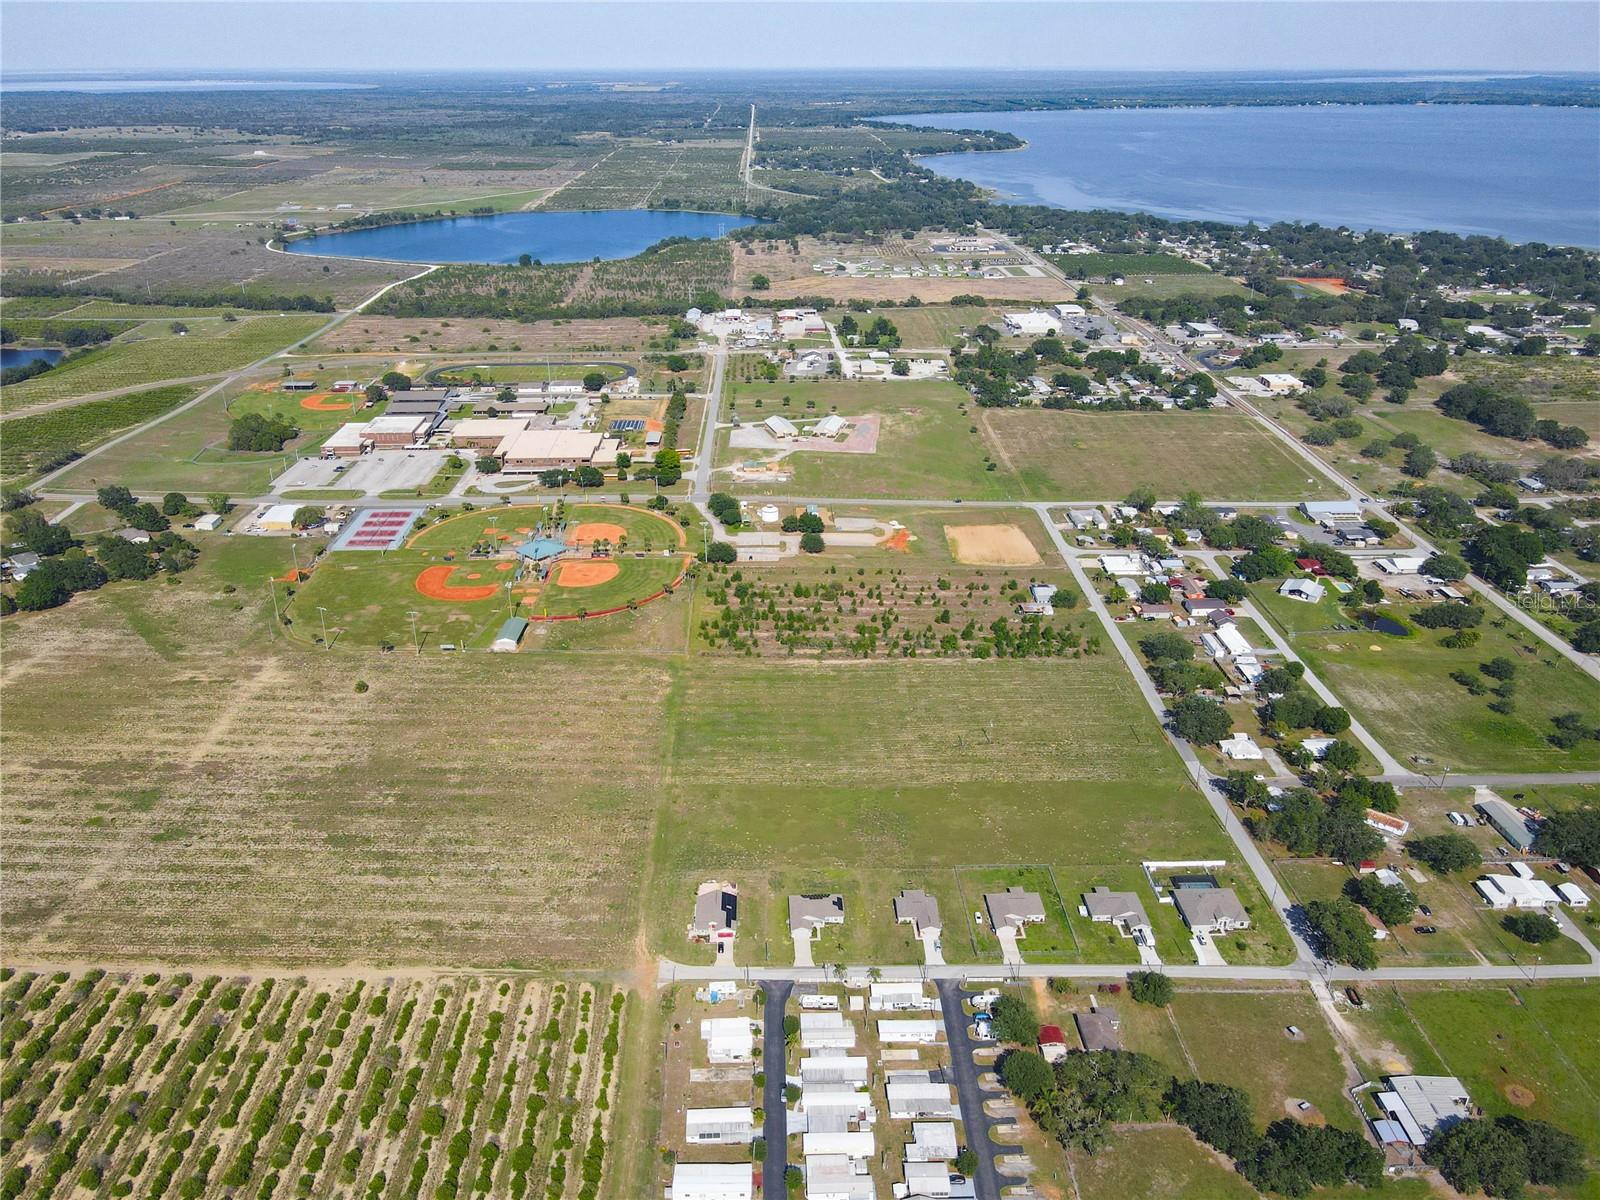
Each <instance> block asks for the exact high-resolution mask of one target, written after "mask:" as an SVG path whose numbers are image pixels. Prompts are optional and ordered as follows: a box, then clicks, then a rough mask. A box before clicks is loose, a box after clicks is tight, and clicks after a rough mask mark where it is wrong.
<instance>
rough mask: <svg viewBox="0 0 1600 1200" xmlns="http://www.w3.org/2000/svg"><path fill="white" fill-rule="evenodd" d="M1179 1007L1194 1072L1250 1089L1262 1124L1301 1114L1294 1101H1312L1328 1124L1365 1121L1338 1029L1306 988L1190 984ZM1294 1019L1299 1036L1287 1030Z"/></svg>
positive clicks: (1354, 1124) (1180, 997)
mask: <svg viewBox="0 0 1600 1200" xmlns="http://www.w3.org/2000/svg"><path fill="white" fill-rule="evenodd" d="M1172 1011H1173V1015H1174V1016H1175V1017H1176V1018H1177V1022H1178V1028H1179V1030H1180V1032H1181V1035H1182V1040H1183V1045H1184V1049H1185V1050H1186V1051H1187V1053H1188V1056H1189V1057H1190V1058H1191V1059H1192V1060H1193V1062H1194V1066H1195V1073H1196V1074H1197V1075H1198V1076H1199V1078H1201V1079H1209V1080H1213V1081H1215V1082H1217V1083H1231V1084H1233V1085H1234V1086H1235V1087H1240V1088H1243V1089H1244V1090H1245V1091H1246V1092H1248V1093H1250V1098H1251V1100H1253V1101H1254V1102H1255V1109H1256V1121H1257V1123H1258V1124H1260V1125H1266V1124H1267V1123H1268V1122H1271V1121H1276V1120H1277V1119H1278V1118H1279V1117H1285V1116H1295V1115H1299V1113H1298V1110H1296V1108H1295V1103H1294V1102H1295V1101H1298V1100H1309V1101H1310V1102H1311V1103H1312V1104H1313V1105H1315V1106H1316V1109H1317V1111H1318V1113H1319V1114H1321V1116H1322V1118H1323V1119H1324V1120H1325V1121H1327V1123H1328V1124H1330V1125H1338V1126H1340V1127H1342V1128H1345V1129H1356V1128H1357V1127H1358V1121H1357V1119H1356V1113H1355V1109H1354V1107H1353V1106H1352V1105H1351V1103H1350V1102H1349V1100H1347V1099H1346V1098H1345V1095H1344V1088H1345V1085H1346V1079H1345V1072H1344V1067H1343V1065H1342V1064H1341V1063H1340V1061H1339V1055H1338V1051H1337V1050H1336V1049H1335V1048H1334V1042H1333V1035H1332V1034H1331V1033H1330V1032H1329V1030H1328V1025H1327V1022H1326V1021H1324V1020H1323V1017H1322V1014H1321V1013H1320V1012H1318V1011H1317V1004H1316V1001H1315V1000H1313V999H1312V998H1311V996H1310V995H1309V994H1308V993H1306V992H1305V991H1302V990H1298V989H1297V990H1295V991H1283V992H1271V993H1247V992H1225V991H1217V992H1203V991H1197V990H1192V989H1183V990H1181V991H1179V992H1178V994H1177V995H1176V996H1174V997H1173V1001H1172ZM1290 1025H1294V1026H1296V1027H1298V1028H1299V1030H1300V1034H1301V1036H1300V1037H1299V1038H1294V1037H1291V1036H1290V1035H1289V1034H1288V1032H1287V1028H1288V1026H1290ZM1351 1082H1354V1081H1351Z"/></svg>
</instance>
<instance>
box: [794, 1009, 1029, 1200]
mask: <svg viewBox="0 0 1600 1200" xmlns="http://www.w3.org/2000/svg"><path fill="white" fill-rule="evenodd" d="M934 986H935V987H936V988H937V989H938V991H939V1004H940V1007H941V1008H942V1009H943V1010H944V1036H945V1040H946V1041H947V1042H949V1044H950V1075H951V1078H952V1079H954V1081H955V1085H956V1097H957V1100H958V1102H959V1103H960V1105H961V1124H962V1126H963V1127H964V1128H965V1130H966V1137H967V1146H968V1148H969V1149H971V1150H972V1152H973V1153H974V1154H976V1155H977V1156H978V1169H977V1171H976V1172H974V1173H973V1175H972V1186H973V1189H974V1191H975V1192H976V1194H977V1197H978V1200H1000V1173H999V1172H998V1171H996V1170H995V1166H994V1159H995V1152H996V1147H995V1144H994V1142H992V1141H990V1140H989V1130H990V1129H992V1128H993V1127H994V1124H995V1122H994V1121H993V1120H991V1119H990V1117H989V1115H988V1114H987V1113H985V1112H984V1111H983V1093H982V1091H981V1090H980V1089H979V1087H978V1068H977V1065H976V1064H975V1063H973V1061H972V1052H973V1050H975V1049H976V1048H977V1043H976V1042H974V1041H973V1040H972V1038H971V1037H969V1036H968V1034H967V1024H968V1022H967V1014H966V1013H965V1012H963V1011H962V1009H961V985H960V983H959V982H957V981H956V980H954V979H940V980H937V981H936V982H935V984H934ZM769 1153H770V1151H769ZM769 1161H770V1159H769Z"/></svg>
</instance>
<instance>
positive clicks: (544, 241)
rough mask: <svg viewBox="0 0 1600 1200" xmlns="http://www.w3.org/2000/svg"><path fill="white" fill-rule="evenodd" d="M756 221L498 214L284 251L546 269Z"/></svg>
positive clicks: (356, 232) (326, 238)
mask: <svg viewBox="0 0 1600 1200" xmlns="http://www.w3.org/2000/svg"><path fill="white" fill-rule="evenodd" d="M756 223H757V222H756V219H755V218H754V217H736V216H730V215H728V214H726V213H699V212H669V211H665V210H656V209H647V208H622V209H609V210H604V211H599V212H516V213H497V214H495V215H494V216H488V217H446V218H443V219H440V220H437V221H418V222H415V223H414V224H410V225H385V226H382V227H380V228H377V229H353V230H351V231H350V232H348V233H329V234H322V235H320V236H318V237H313V238H302V239H300V240H299V241H295V242H290V243H289V246H288V250H289V252H290V253H291V254H332V255H337V256H338V257H340V258H389V259H397V260H399V261H401V262H415V263H469V262H470V263H513V262H516V261H517V259H518V258H519V257H521V256H522V255H524V254H529V255H532V256H533V257H534V258H535V259H537V260H539V261H540V262H545V263H566V262H588V261H589V260H590V259H593V258H632V257H633V256H634V255H635V254H638V253H639V252H640V251H641V250H644V249H646V248H648V247H650V246H653V245H655V244H656V243H657V242H659V241H661V240H662V239H663V238H669V237H690V238H706V237H721V236H722V235H723V234H724V233H727V232H728V231H729V230H733V229H738V228H739V227H740V226H742V225H754V224H756Z"/></svg>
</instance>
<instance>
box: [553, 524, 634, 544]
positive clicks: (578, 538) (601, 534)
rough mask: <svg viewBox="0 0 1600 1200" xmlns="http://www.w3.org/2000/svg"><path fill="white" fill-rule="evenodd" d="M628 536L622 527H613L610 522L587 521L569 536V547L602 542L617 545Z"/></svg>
mask: <svg viewBox="0 0 1600 1200" xmlns="http://www.w3.org/2000/svg"><path fill="white" fill-rule="evenodd" d="M627 536H628V531H627V530H626V529H624V528H623V527H622V526H621V525H613V524H612V523H611V522H610V521H585V522H584V523H583V524H582V525H579V526H577V527H575V528H574V529H573V530H572V531H571V532H570V533H568V534H567V545H569V546H581V545H587V544H588V543H590V542H602V541H603V542H610V543H612V544H613V545H615V544H616V543H617V542H620V541H621V540H622V539H623V538H625V537H627Z"/></svg>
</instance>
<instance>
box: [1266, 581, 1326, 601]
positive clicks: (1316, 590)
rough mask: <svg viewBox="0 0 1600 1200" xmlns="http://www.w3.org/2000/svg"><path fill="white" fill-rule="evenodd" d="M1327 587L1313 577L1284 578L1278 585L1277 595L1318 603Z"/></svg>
mask: <svg viewBox="0 0 1600 1200" xmlns="http://www.w3.org/2000/svg"><path fill="white" fill-rule="evenodd" d="M1327 594H1328V589H1327V588H1325V587H1323V586H1322V584H1320V583H1318V582H1317V581H1316V580H1315V579H1285V580H1284V581H1283V582H1282V583H1280V584H1279V585H1278V595H1280V596H1286V597H1287V598H1289V599H1290V600H1300V601H1303V602H1305V603H1306V604H1320V603H1321V602H1322V598H1323V597H1324V596H1326V595H1327Z"/></svg>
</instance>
